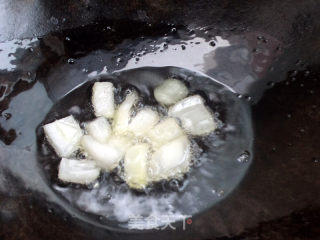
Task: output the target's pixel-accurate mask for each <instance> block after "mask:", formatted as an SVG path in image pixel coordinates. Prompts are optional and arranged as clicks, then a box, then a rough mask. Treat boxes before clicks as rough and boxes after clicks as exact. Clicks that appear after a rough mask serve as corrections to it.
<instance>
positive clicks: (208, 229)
mask: <svg viewBox="0 0 320 240" xmlns="http://www.w3.org/2000/svg"><path fill="white" fill-rule="evenodd" d="M319 13H320V3H319V2H318V1H312V0H304V1H298V0H296V1H293V0H292V1H289V0H283V1H276V0H269V1H264V0H259V1H258V0H251V1H227V0H225V1H222V0H220V1H219V0H218V1H208V0H207V1H206V0H197V1H193V0H192V1H191V0H187V1H168V0H157V1H154V0H144V1H124V0H119V1H103V0H101V1H91V0H78V1H71V0H70V1H62V0H59V1H50V0H42V1H40V0H14V1H12V0H0V41H1V42H5V41H8V40H12V39H21V38H30V37H44V38H43V39H46V36H49V37H48V38H47V39H52V38H50V36H55V34H56V35H57V36H58V38H59V37H61V35H59V34H60V32H61V31H64V32H63V33H62V36H64V35H63V34H65V33H72V30H70V29H79V31H82V30H81V29H85V27H86V26H87V25H90V24H93V23H95V22H99V24H103V22H104V21H111V22H112V23H115V25H117V24H116V23H117V22H118V21H123V20H125V21H135V22H142V23H144V22H146V23H151V24H154V25H156V24H160V23H161V24H167V23H170V24H174V26H182V27H186V28H197V27H207V28H208V29H209V27H210V33H211V34H212V35H213V36H215V35H226V36H233V35H239V34H240V35H241V34H243V35H246V34H248V33H252V32H254V33H255V32H259V33H261V34H262V35H264V36H271V37H272V38H274V39H276V40H277V41H276V42H279V43H280V45H281V49H282V50H281V54H279V57H278V59H277V60H278V62H273V63H272V64H271V65H273V66H274V69H275V70H274V71H273V72H267V73H266V74H265V75H264V76H261V77H259V78H257V79H256V81H257V84H256V85H255V84H253V86H251V89H250V93H252V95H254V94H255V92H264V93H263V97H262V98H260V97H257V98H256V99H255V101H253V106H252V110H253V113H252V114H253V122H254V130H255V141H254V154H255V155H254V161H253V163H252V166H251V168H250V170H249V173H248V174H247V176H246V177H245V179H244V180H243V182H242V183H241V184H240V186H239V187H238V188H237V189H236V190H235V191H234V192H233V193H232V194H231V195H230V196H228V198H226V199H225V200H224V201H222V202H221V203H220V204H219V205H217V206H215V207H214V208H212V209H211V210H210V211H207V212H205V213H204V214H202V215H200V216H198V217H196V218H194V219H193V223H192V224H191V226H190V227H189V228H188V229H187V231H186V232H184V233H181V232H177V231H169V232H167V231H166V232H165V231H163V232H159V233H148V234H139V235H133V236H130V235H127V234H120V233H119V234H116V233H110V232H108V231H105V230H101V229H95V228H91V227H89V228H88V227H87V226H85V224H83V223H81V222H78V221H77V220H76V219H73V218H72V217H70V216H65V214H64V213H62V212H61V211H52V210H50V208H48V205H46V204H44V203H43V202H42V198H41V196H39V195H37V193H35V192H33V191H31V190H28V189H25V188H24V187H23V183H21V182H20V181H21V180H20V179H19V178H16V177H15V176H13V175H12V174H11V173H10V172H2V174H3V175H4V174H5V175H6V176H5V179H6V181H7V182H6V184H9V185H10V186H12V192H11V191H6V192H2V191H0V221H1V224H0V239H100V238H101V239H102V238H103V239H109V238H117V237H118V238H119V239H124V238H128V239H129V238H130V239H131V238H150V237H154V238H156V237H157V238H164V237H170V238H181V239H182V238H184V239H213V238H216V239H239V240H240V239H295V240H298V239H310V240H311V239H314V240H316V239H320V228H319V221H320V204H319V199H320V173H319V171H320V163H319V161H320V143H319V136H320V127H319V124H320V97H319V94H320V80H319V77H320V68H319V56H320V31H319V27H320V18H319ZM106 19H107V20H106ZM119 29H121V30H122V31H127V32H129V33H130V34H129V35H126V34H122V35H121V34H120V35H119V39H118V41H117V40H115V42H114V43H113V44H114V45H111V46H110V50H112V49H114V48H115V46H116V45H117V43H119V42H120V40H121V38H123V39H125V38H128V37H131V35H132V36H133V35H134V37H135V38H136V37H139V36H140V35H148V34H149V35H150V34H151V35H152V34H154V33H155V34H156V32H157V31H160V32H161V31H163V28H155V29H154V30H152V31H151V32H148V31H147V30H145V29H144V28H141V29H140V28H137V29H135V28H134V29H132V26H128V24H123V23H122V24H119ZM138 29H140V30H138ZM75 31H78V30H75ZM85 31H87V30H85ZM134 32H136V34H135V33H134ZM74 34H75V33H74ZM161 34H162V33H161ZM80 35H81V34H80ZM93 36H95V35H93ZM98 36H100V35H98ZM53 39H55V38H53ZM258 40H259V39H258ZM42 41H43V40H42ZM85 41H89V42H90V43H91V44H94V42H96V41H95V40H94V37H93V40H92V39H91V41H90V38H89V37H88V38H86V40H85ZM44 42H45V41H44ZM52 44H53V45H54V44H55V43H52V42H51V45H52ZM47 45H50V44H48V42H47ZM49 55H50V54H49ZM47 57H48V59H50V62H52V63H56V60H55V59H54V56H51V55H50V56H47ZM142 58H143V57H142ZM295 70H297V72H295ZM43 71H44V70H42V72H41V71H40V72H37V75H38V76H41V74H44V73H43ZM18 75H19V74H18ZM19 77H20V75H19ZM16 78H17V74H16V75H15V74H14V73H6V72H1V73H0V81H1V83H4V82H5V81H9V82H10V81H16ZM259 81H264V82H270V81H271V82H272V84H270V85H269V87H266V88H268V90H267V91H264V90H265V89H266V88H264V89H263V90H261V86H260V85H259ZM30 87H31V86H29V85H24V84H20V85H19V86H17V88H16V92H13V93H12V94H11V95H10V97H7V98H5V99H4V100H2V101H1V102H0V106H1V110H2V111H3V109H5V106H6V105H7V104H8V103H9V102H10V101H11V99H13V98H14V96H15V95H17V94H18V93H20V92H22V91H24V90H27V89H28V88H30ZM271 87H272V88H271ZM0 94H2V93H1V92H0ZM2 111H1V112H2ZM0 133H1V135H2V136H1V141H2V142H4V143H7V144H9V143H10V141H11V138H12V137H14V136H12V134H13V133H12V134H11V135H10V133H8V132H0ZM0 154H1V152H0ZM48 209H49V210H48Z"/></svg>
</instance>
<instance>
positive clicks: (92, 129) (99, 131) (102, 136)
mask: <svg viewBox="0 0 320 240" xmlns="http://www.w3.org/2000/svg"><path fill="white" fill-rule="evenodd" d="M86 131H87V132H88V134H89V135H91V136H92V137H93V138H94V139H95V140H97V141H98V142H100V143H106V142H107V141H108V139H109V137H110V135H111V126H110V124H109V122H108V120H107V119H106V118H104V117H98V118H96V119H94V120H93V121H91V122H89V123H86Z"/></svg>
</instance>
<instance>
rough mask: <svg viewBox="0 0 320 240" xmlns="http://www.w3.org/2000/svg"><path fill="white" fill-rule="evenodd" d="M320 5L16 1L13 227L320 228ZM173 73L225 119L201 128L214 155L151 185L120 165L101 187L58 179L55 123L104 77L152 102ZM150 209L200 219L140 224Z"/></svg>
mask: <svg viewBox="0 0 320 240" xmlns="http://www.w3.org/2000/svg"><path fill="white" fill-rule="evenodd" d="M319 10H320V5H319V4H317V3H315V2H314V1H281V2H279V1H247V2H245V3H244V2H242V3H241V4H240V3H237V4H236V3H232V2H229V1H220V2H211V1H184V2H180V3H178V2H177V3H175V2H171V1H162V0H161V1H152V2H151V1H144V2H135V1H134V2H131V1H127V2H123V3H119V2H118V1H109V2H105V1H68V2H64V1H54V2H53V1H46V2H41V3H40V2H38V1H32V2H30V1H19V2H12V1H3V7H2V10H1V11H0V16H1V19H2V21H1V23H0V31H1V32H0V40H1V43H0V49H1V50H2V51H0V113H1V115H0V140H1V141H0V171H1V175H0V220H1V224H0V238H1V239H57V238H60V239H70V238H72V239H73V238H77V239H101V238H103V239H118V238H120V239H126V238H128V239H129V238H130V239H132V238H137V239H141V238H143V239H144V238H146V239H148V238H150V237H151V236H152V238H156V239H158V238H159V239H160V238H164V237H166V238H172V239H180V238H181V239H182V238H183V239H186V238H187V239H205V238H217V239H243V238H245V239H318V238H319V237H320V233H319V228H318V227H317V222H318V220H319V218H320V207H319V203H318V199H319V197H320V196H319V195H320V191H319V189H320V182H319V158H320V152H319V146H320V145H319V143H318V141H317V137H318V136H319V134H320V129H319V122H320V110H319V108H320V98H319V95H318V94H319V91H320V84H319V80H318V77H319V71H318V49H319V48H318V46H319V43H318V39H319V31H318V30H319V20H318V18H317V13H318V12H319ZM171 76H174V77H177V78H179V79H181V80H183V81H184V82H185V83H186V84H187V85H188V86H189V87H190V89H191V91H192V92H194V93H199V94H201V95H203V96H204V98H205V99H206V102H207V103H208V104H209V106H210V107H211V108H212V110H214V111H215V112H217V113H218V115H217V118H218V119H219V120H221V123H222V124H221V125H220V128H219V129H218V131H216V132H215V133H214V134H213V135H212V136H210V138H207V139H196V141H197V143H198V145H199V146H200V147H202V149H204V151H203V153H202V155H201V154H200V155H199V159H201V161H200V162H199V163H197V164H195V165H194V167H193V168H192V170H191V172H190V173H189V174H188V175H187V176H186V177H185V179H184V180H183V181H180V182H175V183H174V184H172V183H171V184H170V183H164V185H161V186H158V188H156V189H155V190H153V191H151V192H150V193H149V194H141V193H135V192H131V191H130V190H128V189H127V188H126V186H125V184H124V183H121V182H119V181H117V180H116V179H114V177H113V176H112V174H111V175H108V174H107V175H104V176H102V177H101V183H102V184H100V188H98V189H96V188H92V187H90V186H89V187H86V188H83V187H81V186H69V185H65V184H62V183H60V182H59V181H58V180H57V179H56V166H57V163H58V160H59V159H57V158H56V157H55V156H54V154H53V153H52V152H50V151H51V150H50V148H48V146H47V145H46V144H45V142H44V141H43V132H42V128H41V126H42V124H43V123H46V122H49V121H51V120H53V119H56V118H59V117H62V116H65V115H66V114H70V113H71V114H73V115H75V117H76V118H77V119H79V120H81V119H85V120H87V119H90V118H91V117H92V115H90V114H92V113H90V109H89V108H88V99H89V95H90V89H91V87H92V84H93V82H94V81H104V80H108V81H113V82H114V83H115V84H118V85H119V86H134V87H136V88H137V90H138V91H139V92H140V93H141V94H142V95H143V97H144V99H145V101H147V102H148V101H149V103H151V104H152V101H153V100H152V96H151V95H150V90H149V89H150V88H152V87H153V86H155V85H156V84H158V83H159V82H161V81H162V80H163V79H165V78H167V77H171ZM79 105H80V106H82V109H84V112H85V114H79V113H77V112H75V111H73V110H74V108H72V107H73V106H79ZM230 126H231V127H234V128H230ZM230 129H233V130H230ZM243 153H246V154H247V155H248V157H247V158H246V159H245V161H239V156H243V155H242V154H243ZM240 159H241V158H240ZM166 184H167V185H166ZM119 189H120V190H119ZM108 194H109V195H108ZM105 196H107V197H105ZM112 199H114V201H112ZM150 202H152V204H154V203H155V205H152V206H153V208H152V207H151V205H150V204H151V203H150ZM120 203H122V205H121V204H120ZM97 206H98V207H97ZM168 206H170V207H168ZM139 209H140V210H139ZM141 209H144V211H143V214H145V216H147V217H148V216H149V215H148V214H151V213H154V212H155V211H156V212H157V213H158V214H159V215H157V216H158V217H159V216H160V217H161V216H162V217H163V216H168V214H172V213H174V214H182V215H184V216H187V218H186V219H185V220H188V221H181V219H172V228H170V227H168V226H167V227H166V228H164V229H161V228H160V229H159V228H158V229H154V228H151V229H145V228H144V229H137V228H135V227H132V225H130V224H129V223H128V219H129V218H128V216H129V215H130V214H131V215H132V213H134V214H138V213H141V211H142V210H141ZM148 209H149V210H148ZM150 209H153V210H152V211H151V210H150ZM128 212H129V213H130V214H129V215H126V214H128ZM129 220H130V219H129ZM173 228H174V229H173Z"/></svg>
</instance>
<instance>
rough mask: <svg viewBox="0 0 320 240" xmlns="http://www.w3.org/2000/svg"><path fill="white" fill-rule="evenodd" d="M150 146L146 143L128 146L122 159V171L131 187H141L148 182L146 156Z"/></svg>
mask: <svg viewBox="0 0 320 240" xmlns="http://www.w3.org/2000/svg"><path fill="white" fill-rule="evenodd" d="M149 154H150V146H149V145H148V144H146V143H140V144H136V145H134V146H132V147H130V148H129V149H128V150H127V152H126V155H125V159H124V172H125V179H126V182H127V184H128V185H129V186H130V187H131V188H137V189H141V188H144V187H145V186H146V185H147V183H148V172H147V167H148V158H149Z"/></svg>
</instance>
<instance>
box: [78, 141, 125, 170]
mask: <svg viewBox="0 0 320 240" xmlns="http://www.w3.org/2000/svg"><path fill="white" fill-rule="evenodd" d="M81 145H82V147H83V149H84V150H85V152H87V153H88V155H89V157H90V158H92V160H94V161H96V164H97V166H99V167H101V168H103V169H105V170H107V171H111V170H112V169H114V168H115V167H117V166H118V164H119V161H120V160H121V159H122V157H123V153H122V151H121V150H120V149H118V148H117V147H115V146H113V145H111V144H107V143H99V142H98V141H96V140H94V138H93V137H91V136H90V135H84V136H83V137H82V139H81Z"/></svg>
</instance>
